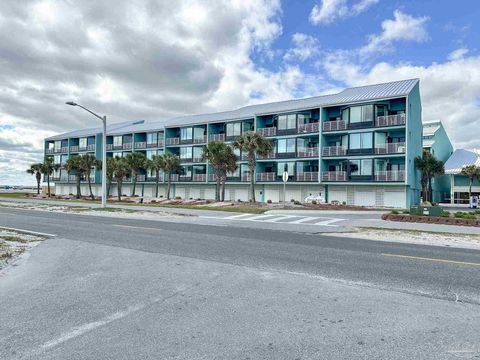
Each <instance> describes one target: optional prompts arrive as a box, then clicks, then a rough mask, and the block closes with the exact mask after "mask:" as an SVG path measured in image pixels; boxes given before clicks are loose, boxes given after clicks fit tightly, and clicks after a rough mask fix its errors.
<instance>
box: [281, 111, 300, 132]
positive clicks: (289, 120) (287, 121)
mask: <svg viewBox="0 0 480 360" xmlns="http://www.w3.org/2000/svg"><path fill="white" fill-rule="evenodd" d="M277 126H278V129H279V130H286V129H294V128H296V127H297V115H295V114H290V115H279V116H278V124H277Z"/></svg>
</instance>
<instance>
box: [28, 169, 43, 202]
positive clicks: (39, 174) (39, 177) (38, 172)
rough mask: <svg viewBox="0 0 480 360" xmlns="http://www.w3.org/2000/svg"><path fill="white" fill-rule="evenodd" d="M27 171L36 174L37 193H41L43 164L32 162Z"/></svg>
mask: <svg viewBox="0 0 480 360" xmlns="http://www.w3.org/2000/svg"><path fill="white" fill-rule="evenodd" d="M27 173H29V174H31V175H35V179H36V180H37V195H40V182H41V181H42V164H41V163H39V164H32V165H30V169H28V170H27Z"/></svg>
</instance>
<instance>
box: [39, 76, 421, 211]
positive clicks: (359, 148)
mask: <svg viewBox="0 0 480 360" xmlns="http://www.w3.org/2000/svg"><path fill="white" fill-rule="evenodd" d="M246 131H256V132H258V133H259V134H262V135H263V136H265V137H266V138H268V139H270V140H271V141H272V144H273V148H274V150H273V151H272V153H271V154H269V155H267V156H265V157H263V158H259V159H258V162H257V168H256V171H255V175H254V177H255V182H256V184H257V185H256V191H257V194H256V195H257V199H259V200H260V201H264V202H266V201H269V200H270V201H272V202H279V201H282V200H284V199H283V182H282V174H283V173H284V171H288V182H287V185H286V196H285V200H287V201H290V200H298V201H303V199H304V198H305V197H307V196H309V195H316V194H321V195H322V197H324V198H325V199H326V201H327V202H332V201H335V202H340V203H345V204H349V205H358V206H368V207H398V208H405V207H409V206H410V205H413V204H418V202H419V199H420V174H419V173H418V171H417V170H416V169H415V164H414V162H415V161H414V159H415V157H417V156H420V155H421V153H422V106H421V101H420V89H419V80H418V79H409V80H403V81H396V82H390V83H382V84H375V85H368V86H361V87H355V88H348V89H345V90H343V91H341V92H339V93H336V94H331V95H324V96H316V97H311V98H305V99H296V100H287V101H280V102H275V103H267V104H258V105H250V106H246V107H242V108H239V109H236V110H232V111H225V112H219V113H211V114H200V115H188V116H181V117H177V118H172V119H162V120H157V121H153V120H152V121H143V120H140V121H129V122H123V123H116V124H109V126H108V129H107V143H106V147H107V151H108V156H109V157H112V156H125V155H126V154H127V153H129V152H132V151H138V152H142V153H143V154H145V156H146V157H147V158H151V157H152V156H153V155H155V154H161V153H164V152H169V153H173V154H175V155H177V156H178V157H179V158H180V160H181V164H182V168H181V170H180V171H179V172H178V173H177V174H174V176H173V180H174V186H173V191H174V196H178V197H181V198H186V199H189V198H192V199H197V198H199V199H212V198H214V193H215V192H214V189H215V182H214V177H213V173H212V169H211V167H210V165H209V163H208V162H206V161H204V160H203V157H202V147H203V145H205V144H207V142H209V141H223V142H226V143H231V142H232V141H233V140H234V139H235V138H236V137H237V136H239V135H241V134H242V133H244V132H246ZM101 147H102V140H101V129H100V128H91V129H83V130H77V131H72V132H69V133H64V134H59V135H56V136H53V137H50V138H47V139H45V155H46V156H53V157H54V159H55V163H57V164H59V165H63V164H64V163H65V161H66V160H67V159H68V158H69V157H70V156H72V155H77V154H85V153H92V154H95V155H96V156H97V158H99V159H101ZM237 156H238V170H237V171H236V172H235V173H231V174H229V176H228V178H227V186H226V198H227V199H228V200H241V201H247V200H248V186H249V181H250V178H249V175H248V171H247V163H246V161H245V160H246V159H245V156H244V154H241V153H240V152H238V151H237ZM54 177H55V183H56V192H57V193H59V194H70V193H74V192H75V184H74V181H75V176H74V174H69V173H67V172H66V171H65V170H64V169H62V168H61V169H60V170H59V171H58V172H57V173H56V174H55V176H54ZM164 178H165V177H164V176H163V177H162V181H164V180H165V179H164ZM92 180H93V181H94V187H95V192H96V194H97V195H99V194H100V170H97V171H93V172H92ZM128 180H129V179H127V182H126V183H125V186H124V188H125V189H124V193H126V194H130V189H129V185H128ZM137 181H138V184H140V185H137V195H139V196H146V197H150V196H152V194H153V191H154V190H153V189H154V182H153V181H154V174H152V173H150V172H149V171H144V172H142V173H141V174H139V175H138V178H137ZM83 186H86V185H83ZM163 188H164V187H162V191H163ZM85 190H86V189H85ZM112 190H113V193H112V194H111V195H115V187H113V189H112Z"/></svg>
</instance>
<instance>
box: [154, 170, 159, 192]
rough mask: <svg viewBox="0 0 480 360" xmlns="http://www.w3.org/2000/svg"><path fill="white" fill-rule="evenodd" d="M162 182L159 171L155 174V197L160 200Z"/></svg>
mask: <svg viewBox="0 0 480 360" xmlns="http://www.w3.org/2000/svg"><path fill="white" fill-rule="evenodd" d="M159 182H160V174H159V171H158V170H157V173H156V174H155V197H156V198H158V183H159Z"/></svg>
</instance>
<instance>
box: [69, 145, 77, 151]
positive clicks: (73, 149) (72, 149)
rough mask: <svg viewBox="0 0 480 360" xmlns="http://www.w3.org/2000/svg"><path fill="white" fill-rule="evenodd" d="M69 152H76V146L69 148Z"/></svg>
mask: <svg viewBox="0 0 480 360" xmlns="http://www.w3.org/2000/svg"><path fill="white" fill-rule="evenodd" d="M70 152H78V146H70Z"/></svg>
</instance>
